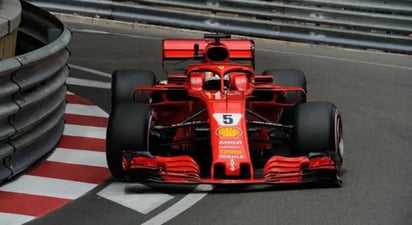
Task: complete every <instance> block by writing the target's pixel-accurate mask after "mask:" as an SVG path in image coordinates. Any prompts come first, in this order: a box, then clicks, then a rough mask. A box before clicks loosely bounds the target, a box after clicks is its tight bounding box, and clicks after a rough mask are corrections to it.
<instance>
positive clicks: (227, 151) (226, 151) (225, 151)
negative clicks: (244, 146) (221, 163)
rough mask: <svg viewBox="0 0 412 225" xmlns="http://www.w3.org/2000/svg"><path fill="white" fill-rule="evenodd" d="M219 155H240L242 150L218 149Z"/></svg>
mask: <svg viewBox="0 0 412 225" xmlns="http://www.w3.org/2000/svg"><path fill="white" fill-rule="evenodd" d="M219 154H221V155H241V154H242V150H240V149H219Z"/></svg>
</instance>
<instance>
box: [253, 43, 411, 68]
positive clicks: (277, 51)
mask: <svg viewBox="0 0 412 225" xmlns="http://www.w3.org/2000/svg"><path fill="white" fill-rule="evenodd" d="M256 51H261V52H269V53H282V54H288V55H298V56H308V57H313V58H320V59H328V60H335V61H343V62H351V63H360V64H367V65H373V66H383V67H389V68H396V69H403V70H412V67H408V66H398V65H391V64H385V63H377V62H370V61H363V60H356V59H347V58H340V57H333V56H324V55H314V54H309V53H301V52H290V51H284V50H274V49H259V48H257V49H256Z"/></svg>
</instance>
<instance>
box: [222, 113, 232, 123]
mask: <svg viewBox="0 0 412 225" xmlns="http://www.w3.org/2000/svg"><path fill="white" fill-rule="evenodd" d="M222 118H223V123H224V124H226V125H231V124H233V116H232V115H231V114H223V115H222Z"/></svg>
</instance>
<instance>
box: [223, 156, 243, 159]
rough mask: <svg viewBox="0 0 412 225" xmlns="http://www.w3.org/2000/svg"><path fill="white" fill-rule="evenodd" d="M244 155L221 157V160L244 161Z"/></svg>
mask: <svg viewBox="0 0 412 225" xmlns="http://www.w3.org/2000/svg"><path fill="white" fill-rule="evenodd" d="M244 158H245V156H244V155H219V159H244Z"/></svg>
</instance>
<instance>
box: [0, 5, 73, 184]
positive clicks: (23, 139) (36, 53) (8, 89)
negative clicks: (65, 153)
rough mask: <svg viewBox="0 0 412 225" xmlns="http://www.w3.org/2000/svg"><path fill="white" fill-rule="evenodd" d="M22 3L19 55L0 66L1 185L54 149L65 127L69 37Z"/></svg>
mask: <svg viewBox="0 0 412 225" xmlns="http://www.w3.org/2000/svg"><path fill="white" fill-rule="evenodd" d="M21 4H22V9H23V10H22V16H21V23H20V25H19V28H18V38H17V46H16V53H17V54H16V55H17V56H15V57H14V58H9V59H5V60H2V61H0V162H1V163H0V181H1V180H4V179H6V178H9V177H11V176H13V175H16V174H18V173H19V172H21V171H23V170H24V169H26V168H28V167H29V166H30V165H31V164H33V163H34V162H36V161H37V160H39V159H40V158H41V157H42V156H44V155H45V154H46V153H47V152H49V151H50V150H52V149H53V148H54V146H55V145H56V144H57V142H58V140H59V139H60V136H61V134H62V132H63V127H64V126H63V125H64V123H63V113H64V110H65V100H64V98H65V93H66V86H65V80H66V77H67V76H68V72H69V70H68V67H67V65H66V63H67V60H68V58H69V51H68V50H67V49H66V46H67V45H68V43H69V41H70V38H71V33H70V31H69V30H67V29H65V28H64V26H63V24H62V23H61V22H60V21H59V20H58V19H57V18H55V17H54V16H52V15H51V14H49V13H48V12H46V11H44V10H42V9H40V8H38V7H35V6H33V5H31V4H29V3H26V2H21Z"/></svg>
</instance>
